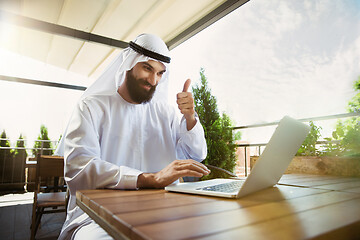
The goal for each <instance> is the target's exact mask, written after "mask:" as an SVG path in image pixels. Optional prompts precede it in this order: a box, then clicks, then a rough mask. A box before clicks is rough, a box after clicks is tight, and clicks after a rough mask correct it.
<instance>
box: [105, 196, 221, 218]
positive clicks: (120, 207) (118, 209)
mask: <svg viewBox="0 0 360 240" xmlns="http://www.w3.org/2000/svg"><path fill="white" fill-rule="evenodd" d="M210 201H216V199H214V198H210V197H200V196H191V195H185V194H183V195H182V196H179V197H176V198H163V199H152V200H148V201H135V202H125V203H122V204H104V205H102V209H106V210H108V211H109V212H111V213H113V214H119V213H126V212H137V211H143V210H150V209H161V208H168V207H173V206H185V205H188V204H195V203H204V202H210ZM100 214H101V211H100Z"/></svg>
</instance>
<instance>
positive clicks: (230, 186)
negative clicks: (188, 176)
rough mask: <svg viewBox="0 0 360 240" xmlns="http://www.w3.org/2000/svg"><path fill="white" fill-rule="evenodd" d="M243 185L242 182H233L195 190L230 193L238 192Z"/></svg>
mask: <svg viewBox="0 0 360 240" xmlns="http://www.w3.org/2000/svg"><path fill="white" fill-rule="evenodd" d="M243 183H244V182H243V181H233V182H228V183H222V184H217V185H213V186H208V187H203V188H197V189H196V190H205V191H212V192H225V193H231V192H237V191H239V189H240V187H241V185H242V184H243Z"/></svg>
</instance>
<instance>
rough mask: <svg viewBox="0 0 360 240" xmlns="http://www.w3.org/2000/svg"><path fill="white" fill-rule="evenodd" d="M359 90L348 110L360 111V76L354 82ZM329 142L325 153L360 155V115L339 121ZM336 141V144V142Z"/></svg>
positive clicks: (356, 89) (332, 154)
mask: <svg viewBox="0 0 360 240" xmlns="http://www.w3.org/2000/svg"><path fill="white" fill-rule="evenodd" d="M354 89H355V91H358V93H356V94H355V96H354V97H353V98H352V99H351V101H349V103H348V112H353V113H356V112H360V77H359V78H358V79H357V80H356V81H355V82H354ZM326 140H328V141H329V142H328V143H327V144H326V145H325V151H324V155H331V156H360V117H352V118H349V119H346V120H344V121H338V122H337V124H336V127H335V130H334V131H333V133H332V137H331V138H326ZM335 141H336V144H334V142H335Z"/></svg>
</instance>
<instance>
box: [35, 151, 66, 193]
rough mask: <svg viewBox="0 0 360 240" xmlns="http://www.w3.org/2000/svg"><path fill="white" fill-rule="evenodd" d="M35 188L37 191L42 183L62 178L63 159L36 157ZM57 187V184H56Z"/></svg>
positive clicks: (44, 156) (57, 157)
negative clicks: (50, 179)
mask: <svg viewBox="0 0 360 240" xmlns="http://www.w3.org/2000/svg"><path fill="white" fill-rule="evenodd" d="M36 160H37V164H36V183H35V184H36V187H35V188H37V190H39V187H40V184H41V182H42V181H44V180H46V179H49V178H55V179H57V180H58V179H59V178H60V177H64V157H59V156H46V155H40V154H39V155H37V157H36ZM56 185H57V184H56Z"/></svg>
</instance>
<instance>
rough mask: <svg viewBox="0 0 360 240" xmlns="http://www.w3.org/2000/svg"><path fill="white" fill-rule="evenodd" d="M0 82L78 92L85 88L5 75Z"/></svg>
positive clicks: (0, 78) (0, 77) (0, 76)
mask: <svg viewBox="0 0 360 240" xmlns="http://www.w3.org/2000/svg"><path fill="white" fill-rule="evenodd" d="M0 81H8V82H18V83H27V84H34V85H40V86H46V87H56V88H66V89H72V90H80V91H85V90H86V87H84V86H76V85H69V84H63V83H55V82H46V81H40V80H33V79H28V78H19V77H11V76H5V75H0Z"/></svg>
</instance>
